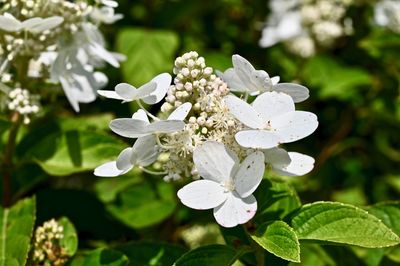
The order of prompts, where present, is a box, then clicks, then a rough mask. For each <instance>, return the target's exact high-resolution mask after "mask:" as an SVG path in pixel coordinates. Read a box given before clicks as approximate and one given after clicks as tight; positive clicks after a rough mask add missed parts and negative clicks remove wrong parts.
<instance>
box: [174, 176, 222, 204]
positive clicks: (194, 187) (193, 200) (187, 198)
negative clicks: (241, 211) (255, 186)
mask: <svg viewBox="0 0 400 266" xmlns="http://www.w3.org/2000/svg"><path fill="white" fill-rule="evenodd" d="M229 194H230V193H227V192H225V189H224V187H223V186H221V185H220V184H218V183H216V182H214V181H210V180H197V181H194V182H191V183H189V184H187V185H186V186H184V187H183V188H181V189H180V190H179V191H178V198H179V199H180V200H181V201H182V203H183V204H184V205H186V206H188V207H189V208H192V209H196V210H207V209H211V208H215V207H217V206H219V205H221V203H223V202H224V201H225V200H226V198H227V196H228V195H229Z"/></svg>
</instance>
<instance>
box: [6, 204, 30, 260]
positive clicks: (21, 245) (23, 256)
mask: <svg viewBox="0 0 400 266" xmlns="http://www.w3.org/2000/svg"><path fill="white" fill-rule="evenodd" d="M35 213H36V203H35V198H34V197H33V198H29V199H24V200H21V201H19V202H17V204H15V205H14V206H12V207H11V208H7V209H3V208H0V266H23V265H25V263H26V260H27V256H28V252H29V248H30V242H31V238H32V233H33V227H34V223H35Z"/></svg>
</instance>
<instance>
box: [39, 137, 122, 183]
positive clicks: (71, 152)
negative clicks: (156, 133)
mask: <svg viewBox="0 0 400 266" xmlns="http://www.w3.org/2000/svg"><path fill="white" fill-rule="evenodd" d="M125 146H126V145H125V144H123V143H122V142H121V141H120V140H119V139H117V138H116V137H113V136H109V135H105V134H100V133H97V132H92V131H75V130H70V131H67V132H64V133H55V134H51V135H50V136H48V137H46V138H44V139H42V140H40V141H38V143H37V144H36V145H35V146H34V147H32V153H33V156H34V158H36V160H37V162H38V163H39V165H40V166H41V167H42V169H43V170H44V171H46V172H47V173H48V174H50V175H54V176H66V175H70V174H74V173H79V172H84V171H89V170H93V169H94V168H96V167H97V166H99V165H100V164H102V163H103V162H106V161H111V160H113V159H115V158H116V157H117V156H118V154H119V153H120V152H121V150H122V149H124V147H125ZM50 149H54V152H53V153H52V154H51V155H50V156H49V157H47V158H43V157H42V156H43V154H46V153H48V152H47V151H49V150H50Z"/></svg>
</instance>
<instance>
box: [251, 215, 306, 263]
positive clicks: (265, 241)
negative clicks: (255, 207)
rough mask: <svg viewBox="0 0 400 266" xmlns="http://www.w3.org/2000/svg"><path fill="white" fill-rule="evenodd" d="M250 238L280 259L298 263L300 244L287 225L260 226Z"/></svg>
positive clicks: (275, 223)
mask: <svg viewBox="0 0 400 266" xmlns="http://www.w3.org/2000/svg"><path fill="white" fill-rule="evenodd" d="M251 237H252V238H253V240H254V241H256V242H257V243H258V244H259V245H260V246H262V247H263V248H264V249H266V250H267V251H269V252H271V253H272V254H274V255H275V256H278V257H280V258H282V259H285V260H289V261H293V262H300V244H299V240H298V239H297V236H296V233H295V232H294V231H293V228H291V227H290V226H289V225H288V224H287V223H285V222H283V221H274V222H270V223H265V224H262V225H260V226H259V227H258V228H257V230H256V232H255V233H253V234H251Z"/></svg>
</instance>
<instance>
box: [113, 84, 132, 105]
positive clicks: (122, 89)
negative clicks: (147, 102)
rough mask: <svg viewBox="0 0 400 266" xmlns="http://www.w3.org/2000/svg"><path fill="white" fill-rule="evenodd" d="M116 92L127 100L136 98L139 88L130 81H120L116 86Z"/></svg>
mask: <svg viewBox="0 0 400 266" xmlns="http://www.w3.org/2000/svg"><path fill="white" fill-rule="evenodd" d="M115 92H116V93H117V94H118V95H119V96H120V97H121V98H122V99H123V100H124V101H126V102H130V101H133V100H135V98H136V94H137V89H136V88H135V87H133V86H132V85H130V84H128V83H119V84H118V85H117V86H115Z"/></svg>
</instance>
